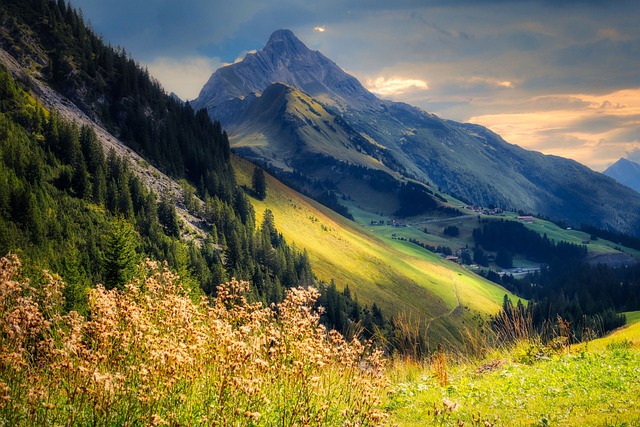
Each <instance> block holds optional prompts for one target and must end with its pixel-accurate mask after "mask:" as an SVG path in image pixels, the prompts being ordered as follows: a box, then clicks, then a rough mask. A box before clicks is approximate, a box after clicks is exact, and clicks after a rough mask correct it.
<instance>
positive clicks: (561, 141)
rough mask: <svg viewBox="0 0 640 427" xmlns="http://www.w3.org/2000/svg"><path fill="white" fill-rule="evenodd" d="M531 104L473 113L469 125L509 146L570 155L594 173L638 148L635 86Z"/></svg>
mask: <svg viewBox="0 0 640 427" xmlns="http://www.w3.org/2000/svg"><path fill="white" fill-rule="evenodd" d="M547 101H549V102H548V103H547ZM535 105H537V106H538V109H537V110H535V111H527V112H520V113H498V114H488V115H478V116H474V117H471V118H470V121H471V122H474V123H478V124H481V125H483V126H486V127H488V128H490V129H491V130H493V131H494V132H497V133H498V134H500V135H501V136H502V137H503V138H504V139H505V140H507V141H508V142H511V143H513V144H518V145H520V146H522V147H524V148H528V149H533V150H536V151H541V152H543V153H546V154H555V155H559V156H563V157H570V158H573V159H575V160H577V161H579V162H581V163H584V164H586V165H587V166H590V167H592V168H593V169H596V170H603V169H605V168H606V167H607V166H608V165H610V164H611V163H613V162H614V161H616V160H617V159H618V158H620V157H624V156H625V154H627V155H628V154H629V153H634V155H635V153H636V150H637V149H638V148H640V135H638V134H639V133H640V130H639V129H640V88H639V89H628V90H623V91H617V92H612V93H609V94H606V95H588V94H568V95H564V96H562V95H555V96H553V97H549V98H548V99H545V98H544V97H543V98H541V99H538V100H537V103H535ZM630 129H632V130H635V132H634V131H630Z"/></svg>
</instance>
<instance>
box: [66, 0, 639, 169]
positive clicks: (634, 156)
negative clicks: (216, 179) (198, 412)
mask: <svg viewBox="0 0 640 427" xmlns="http://www.w3.org/2000/svg"><path fill="white" fill-rule="evenodd" d="M71 4H72V5H73V6H74V7H76V8H80V9H81V10H82V13H83V16H84V19H85V21H87V22H88V23H89V24H90V25H91V26H92V27H93V29H94V30H95V31H96V33H98V34H101V35H102V36H103V38H104V40H105V41H106V42H109V43H111V44H112V45H114V46H122V47H124V48H125V49H126V51H127V52H129V53H130V54H131V55H132V56H133V57H134V58H135V59H136V60H137V61H138V62H139V63H140V64H141V65H143V66H147V67H148V69H149V72H150V73H151V74H152V75H153V76H154V77H155V78H157V79H158V80H159V81H160V83H161V84H162V85H163V86H164V87H165V89H166V90H167V92H175V93H176V94H177V95H178V96H180V97H181V98H182V99H194V98H196V97H197V95H198V93H199V91H200V89H201V88H202V86H203V85H204V83H205V82H206V81H207V79H208V78H209V77H210V76H211V74H212V73H213V72H214V71H215V70H216V69H217V68H219V67H221V66H224V65H226V64H230V63H233V62H235V61H238V60H241V59H242V58H243V57H244V55H246V53H247V52H251V51H255V50H260V49H262V47H263V46H264V44H265V43H266V41H267V40H268V38H269V35H270V34H271V33H272V32H273V31H275V30H277V29H281V28H288V29H290V30H292V31H293V32H294V33H295V34H296V35H297V36H298V37H299V38H300V39H301V40H302V41H303V42H304V43H305V44H306V45H307V46H308V47H309V48H311V49H314V50H319V51H320V52H322V53H323V54H324V55H326V56H327V57H329V58H330V59H331V60H333V61H334V62H336V63H337V64H338V65H339V66H340V67H341V68H342V69H344V70H345V71H346V72H348V73H350V74H352V75H353V76H355V77H356V78H358V79H359V80H360V81H361V82H362V84H363V85H364V86H365V87H366V88H368V89H369V90H371V91H372V92H374V93H376V94H377V95H378V96H380V97H381V98H386V99H391V100H395V101H403V102H407V103H410V104H412V105H416V106H418V107H421V108H423V109H425V110H426V111H428V112H430V113H434V114H437V115H438V116H440V117H442V118H446V119H451V120H456V121H460V122H472V123H478V124H481V125H484V126H487V127H488V128H490V129H491V130H493V131H495V132H497V133H498V134H500V135H501V136H502V137H503V138H504V139H505V140H506V141H508V142H510V143H512V144H517V145H520V146H522V147H524V148H527V149H531V150H536V151H541V152H543V153H545V154H554V155H559V156H562V157H568V158H572V159H575V160H577V161H579V162H581V163H583V164H585V165H587V166H589V167H591V168H592V169H594V170H597V171H602V170H604V169H606V168H607V167H608V166H609V165H611V164H612V163H614V162H615V161H616V160H617V159H619V158H620V157H626V158H628V159H631V160H634V161H637V162H640V24H639V22H638V18H640V2H638V1H637V0H615V1H611V0H592V1H581V0H539V1H530V0H486V1H483V0H269V1H264V0H233V1H228V0H225V1H221V0H182V1H175V0H110V1H104V0H71ZM223 126H224V124H223Z"/></svg>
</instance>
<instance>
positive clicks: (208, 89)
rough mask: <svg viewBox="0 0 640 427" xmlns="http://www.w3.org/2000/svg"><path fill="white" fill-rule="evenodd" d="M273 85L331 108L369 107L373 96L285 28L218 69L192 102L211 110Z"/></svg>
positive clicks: (355, 80)
mask: <svg viewBox="0 0 640 427" xmlns="http://www.w3.org/2000/svg"><path fill="white" fill-rule="evenodd" d="M273 82H282V83H286V84H287V85H290V86H292V87H294V88H296V89H298V90H301V91H303V92H305V93H308V94H309V95H311V96H314V97H318V98H319V99H321V100H323V101H324V102H325V103H327V104H331V105H335V106H346V105H351V106H357V107H358V108H372V106H375V105H378V104H379V103H380V100H378V99H377V98H376V97H375V95H373V94H372V93H371V92H369V91H367V90H366V89H365V88H364V87H363V86H362V84H361V83H360V82H359V81H358V80H357V79H356V78H354V77H353V76H351V75H349V74H347V73H345V72H344V71H343V70H342V69H341V68H340V67H338V66H337V65H336V64H335V63H334V62H333V61H331V60H330V59H328V58H327V57H326V56H324V55H323V54H322V53H320V52H318V51H316V50H311V49H309V48H308V47H307V46H306V45H305V44H304V43H303V42H302V41H300V39H298V38H297V37H296V35H295V34H294V33H293V32H292V31H291V30H287V29H280V30H276V31H274V32H273V33H272V34H271V36H270V37H269V40H268V41H267V43H266V44H265V46H264V48H263V49H262V50H260V51H258V52H256V53H255V54H252V55H247V56H246V57H245V58H244V59H243V60H242V61H240V62H237V63H235V64H232V65H229V66H226V67H222V68H220V69H218V70H217V71H216V72H215V73H214V74H213V75H212V76H211V78H210V79H209V81H208V82H207V83H206V84H205V85H204V87H203V88H202V90H201V91H200V95H199V96H198V99H196V100H195V101H194V103H193V105H194V107H195V108H203V107H206V108H208V109H209V113H210V114H211V115H212V117H215V114H214V112H213V111H212V109H213V108H215V107H217V106H219V105H221V104H223V103H225V102H227V101H230V100H233V99H242V98H243V97H245V96H248V95H250V94H252V93H253V94H260V93H262V91H263V90H265V88H266V87H268V86H269V85H271V83H273Z"/></svg>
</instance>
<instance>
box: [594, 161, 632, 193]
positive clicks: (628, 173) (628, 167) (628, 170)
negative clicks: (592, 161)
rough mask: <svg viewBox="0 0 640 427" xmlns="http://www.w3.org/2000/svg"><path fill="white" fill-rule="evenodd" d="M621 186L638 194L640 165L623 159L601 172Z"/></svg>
mask: <svg viewBox="0 0 640 427" xmlns="http://www.w3.org/2000/svg"><path fill="white" fill-rule="evenodd" d="M603 173H604V174H605V175H608V176H610V177H611V178H613V179H615V180H616V181H618V182H619V183H621V184H624V185H626V186H627V187H630V188H632V189H634V190H636V191H637V192H640V164H639V163H636V162H634V161H631V160H629V159H625V158H624V157H622V158H620V159H619V160H618V161H617V162H615V163H614V164H612V165H611V166H609V167H608V168H607V170H605V171H604V172H603Z"/></svg>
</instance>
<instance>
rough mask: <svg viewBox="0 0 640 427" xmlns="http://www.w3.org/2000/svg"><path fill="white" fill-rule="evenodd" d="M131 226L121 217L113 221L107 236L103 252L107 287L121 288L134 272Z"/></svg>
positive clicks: (134, 253)
mask: <svg viewBox="0 0 640 427" xmlns="http://www.w3.org/2000/svg"><path fill="white" fill-rule="evenodd" d="M134 233H135V232H134V230H133V226H132V225H131V224H130V223H128V222H127V221H125V220H124V219H122V218H119V219H117V220H115V221H114V223H113V227H112V230H111V233H109V235H108V236H107V242H106V248H105V254H104V261H103V264H104V282H105V283H104V284H105V286H106V287H107V288H108V289H113V288H122V287H123V286H124V285H126V284H127V283H128V282H129V281H130V280H131V279H132V278H133V275H134V273H135V266H136V263H137V256H136V251H135V235H134Z"/></svg>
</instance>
